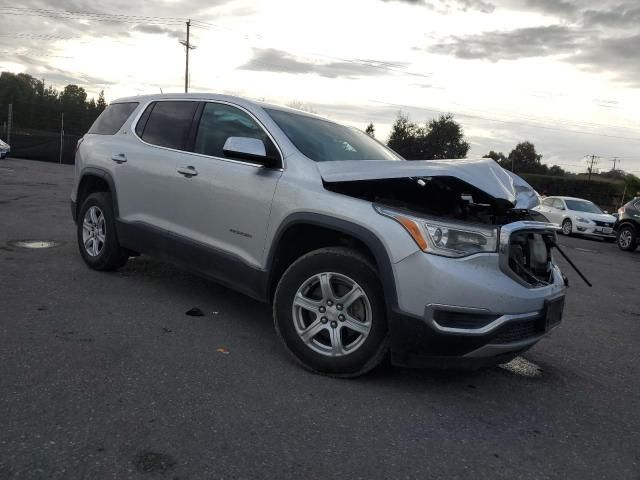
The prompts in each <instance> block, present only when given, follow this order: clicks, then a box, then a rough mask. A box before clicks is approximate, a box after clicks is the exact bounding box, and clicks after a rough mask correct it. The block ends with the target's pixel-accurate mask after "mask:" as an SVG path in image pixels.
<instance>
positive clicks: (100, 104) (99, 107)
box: [96, 90, 107, 115]
mask: <svg viewBox="0 0 640 480" xmlns="http://www.w3.org/2000/svg"><path fill="white" fill-rule="evenodd" d="M105 108H107V102H106V101H105V99H104V90H100V95H98V101H97V102H96V109H97V112H98V115H99V114H101V113H102V111H103V110H104V109H105Z"/></svg>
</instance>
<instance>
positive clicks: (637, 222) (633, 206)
mask: <svg viewBox="0 0 640 480" xmlns="http://www.w3.org/2000/svg"><path fill="white" fill-rule="evenodd" d="M615 231H616V241H617V243H618V247H620V249H621V250H626V251H627V252H633V251H634V250H635V249H636V248H637V247H638V236H639V235H640V197H636V198H634V199H633V200H631V201H630V202H629V203H627V204H626V205H624V206H623V207H620V208H619V209H618V221H617V222H616V226H615Z"/></svg>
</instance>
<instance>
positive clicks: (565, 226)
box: [562, 221, 571, 235]
mask: <svg viewBox="0 0 640 480" xmlns="http://www.w3.org/2000/svg"><path fill="white" fill-rule="evenodd" d="M562 233H564V234H565V235H570V234H571V222H568V221H565V222H564V223H563V224H562Z"/></svg>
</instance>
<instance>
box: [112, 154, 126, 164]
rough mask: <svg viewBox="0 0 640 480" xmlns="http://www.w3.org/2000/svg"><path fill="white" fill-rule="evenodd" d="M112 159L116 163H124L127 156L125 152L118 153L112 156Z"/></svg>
mask: <svg viewBox="0 0 640 480" xmlns="http://www.w3.org/2000/svg"><path fill="white" fill-rule="evenodd" d="M111 160H113V161H114V162H116V163H124V162H126V161H127V156H126V155H125V154H124V153H117V154H115V155H113V156H112V157H111Z"/></svg>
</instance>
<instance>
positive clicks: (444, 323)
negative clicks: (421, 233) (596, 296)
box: [389, 251, 566, 368]
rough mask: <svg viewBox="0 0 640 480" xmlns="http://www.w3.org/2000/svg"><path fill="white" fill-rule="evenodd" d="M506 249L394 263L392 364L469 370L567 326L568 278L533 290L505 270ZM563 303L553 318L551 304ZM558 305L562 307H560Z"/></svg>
mask: <svg viewBox="0 0 640 480" xmlns="http://www.w3.org/2000/svg"><path fill="white" fill-rule="evenodd" d="M500 265H501V254H499V253H487V254H477V255H473V256H470V257H465V258H459V259H452V258H446V257H440V256H437V255H430V254H427V253H424V252H421V251H420V252H416V253H414V254H412V255H410V256H409V257H407V258H405V259H403V260H401V261H400V262H398V263H396V264H395V265H394V275H395V279H396V290H397V292H398V302H397V305H396V306H394V307H393V308H391V309H390V310H391V311H390V312H389V315H390V319H389V331H390V337H391V351H392V361H393V363H394V364H397V365H403V366H412V367H454V368H469V367H480V366H484V365H488V364H496V363H500V362H501V361H505V360H507V359H509V358H511V357H513V356H515V355H517V354H518V353H520V352H522V351H524V350H527V349H528V348H530V347H531V346H533V345H534V344H535V343H536V342H538V341H539V340H540V339H541V338H542V337H544V336H545V335H546V334H547V333H548V332H549V331H550V330H551V329H552V328H555V326H557V325H558V324H559V323H560V320H561V316H562V305H563V304H564V295H565V290H566V286H565V282H564V278H563V276H562V274H561V272H560V270H559V269H558V268H557V266H555V265H554V266H553V269H552V280H553V281H552V282H551V283H550V284H548V285H545V286H541V287H536V288H532V287H531V286H527V285H524V284H523V282H522V281H518V280H517V279H516V278H514V277H513V276H512V275H509V274H507V273H505V271H504V270H503V269H502V268H501V266H500ZM558 303H559V304H561V306H560V311H559V313H558V312H556V317H557V318H556V319H555V321H554V322H552V323H551V324H550V323H548V318H549V314H548V312H549V310H548V307H549V305H552V304H558ZM554 308H555V307H554Z"/></svg>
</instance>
